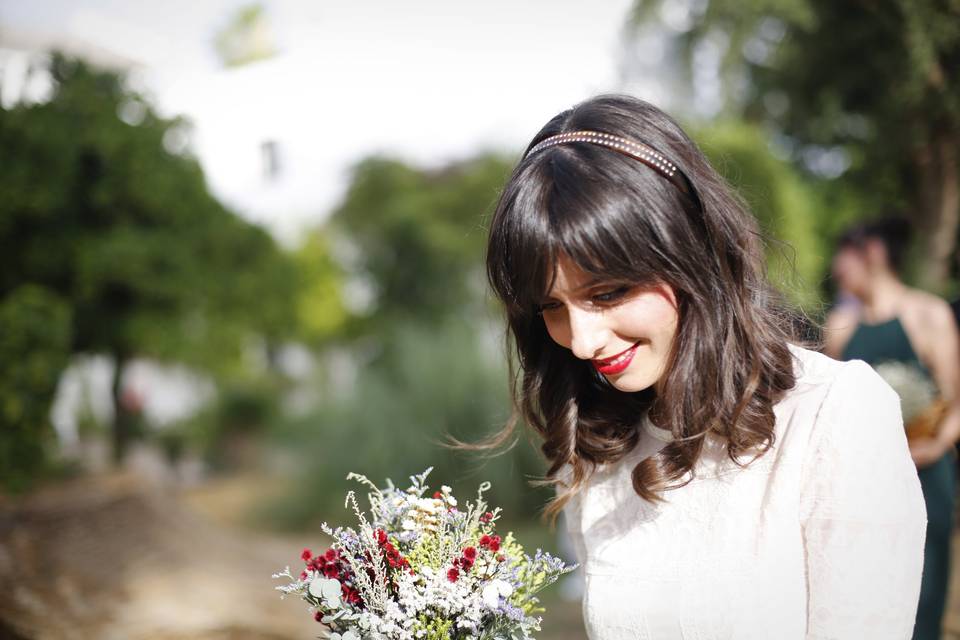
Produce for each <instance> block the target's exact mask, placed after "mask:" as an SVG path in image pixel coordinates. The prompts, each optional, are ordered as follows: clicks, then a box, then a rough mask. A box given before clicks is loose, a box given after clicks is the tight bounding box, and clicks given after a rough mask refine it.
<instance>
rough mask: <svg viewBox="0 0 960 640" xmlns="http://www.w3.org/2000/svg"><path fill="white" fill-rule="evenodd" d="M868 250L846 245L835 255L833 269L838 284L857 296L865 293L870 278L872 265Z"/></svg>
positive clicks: (842, 288)
mask: <svg viewBox="0 0 960 640" xmlns="http://www.w3.org/2000/svg"><path fill="white" fill-rule="evenodd" d="M867 258H868V256H867V253H866V251H863V250H860V249H857V248H856V247H844V248H843V249H840V250H839V251H837V253H836V255H834V257H833V265H832V268H831V271H832V273H833V278H834V280H836V283H837V286H838V287H839V288H840V289H841V290H843V291H846V292H847V293H850V294H853V295H855V296H857V297H861V296H862V295H863V292H864V289H866V288H867V284H868V282H869V280H870V265H869V263H868V259H867Z"/></svg>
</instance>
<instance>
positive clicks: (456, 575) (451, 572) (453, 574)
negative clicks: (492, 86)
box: [447, 568, 460, 582]
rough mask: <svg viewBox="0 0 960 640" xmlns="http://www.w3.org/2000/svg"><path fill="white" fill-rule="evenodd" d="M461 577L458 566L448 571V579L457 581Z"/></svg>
mask: <svg viewBox="0 0 960 640" xmlns="http://www.w3.org/2000/svg"><path fill="white" fill-rule="evenodd" d="M459 577H460V571H459V570H458V569H456V568H453V569H450V570H449V571H447V580H449V581H450V582H456V581H457V578H459Z"/></svg>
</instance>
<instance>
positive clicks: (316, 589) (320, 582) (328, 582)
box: [309, 578, 341, 609]
mask: <svg viewBox="0 0 960 640" xmlns="http://www.w3.org/2000/svg"><path fill="white" fill-rule="evenodd" d="M309 591H310V595H312V596H313V597H314V598H317V599H318V600H321V601H323V606H324V607H326V608H328V609H338V608H339V607H340V594H341V590H340V582H339V581H338V580H334V579H333V578H330V579H327V578H314V579H313V580H311V581H310V588H309Z"/></svg>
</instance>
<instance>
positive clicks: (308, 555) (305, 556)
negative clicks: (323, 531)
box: [300, 549, 313, 562]
mask: <svg viewBox="0 0 960 640" xmlns="http://www.w3.org/2000/svg"><path fill="white" fill-rule="evenodd" d="M312 557H313V554H312V553H310V549H304V550H303V553H301V554H300V558H302V559H303V561H304V562H307V561H308V560H310V558H312Z"/></svg>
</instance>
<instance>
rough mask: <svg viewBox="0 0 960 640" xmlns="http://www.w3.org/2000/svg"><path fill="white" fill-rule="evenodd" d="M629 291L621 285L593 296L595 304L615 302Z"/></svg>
mask: <svg viewBox="0 0 960 640" xmlns="http://www.w3.org/2000/svg"><path fill="white" fill-rule="evenodd" d="M629 291H630V287H628V286H626V285H623V286H620V287H617V288H616V289H611V290H610V291H604V292H603V293H598V294H596V295H594V296H593V299H594V300H595V301H597V302H615V301H617V300H619V299H620V298H622V297H623V296H625V295H626V294H627V293H628V292H629Z"/></svg>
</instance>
